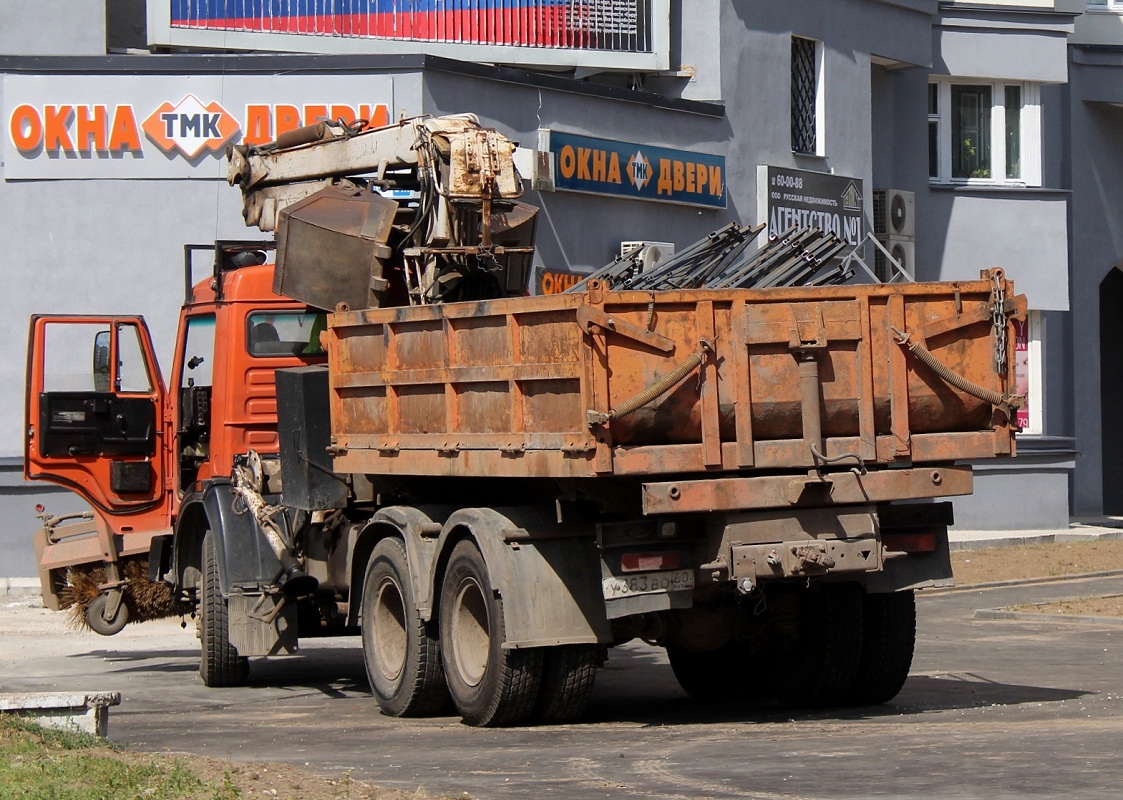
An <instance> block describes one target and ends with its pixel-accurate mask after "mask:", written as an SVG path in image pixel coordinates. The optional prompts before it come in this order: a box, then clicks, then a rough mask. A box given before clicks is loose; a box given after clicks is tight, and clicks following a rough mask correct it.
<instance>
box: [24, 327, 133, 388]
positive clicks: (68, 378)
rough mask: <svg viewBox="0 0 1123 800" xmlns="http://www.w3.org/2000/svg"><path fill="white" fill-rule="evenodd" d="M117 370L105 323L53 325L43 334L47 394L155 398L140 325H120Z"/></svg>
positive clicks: (44, 381)
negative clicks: (116, 395) (119, 395)
mask: <svg viewBox="0 0 1123 800" xmlns="http://www.w3.org/2000/svg"><path fill="white" fill-rule="evenodd" d="M116 328H117V369H116V371H114V370H113V364H112V361H111V360H110V359H111V355H110V352H111V348H112V344H111V341H110V331H109V328H107V327H106V325H105V323H93V322H66V323H58V324H50V325H48V326H47V327H46V328H45V329H44V333H43V352H44V356H43V390H44V391H46V392H90V391H93V392H117V393H122V394H151V393H152V391H153V389H152V386H153V384H152V378H151V376H150V375H149V374H148V365H147V362H146V361H145V358H144V347H143V346H142V345H141V337H140V330H139V329H138V328H137V326H136V325H125V324H117V325H116Z"/></svg>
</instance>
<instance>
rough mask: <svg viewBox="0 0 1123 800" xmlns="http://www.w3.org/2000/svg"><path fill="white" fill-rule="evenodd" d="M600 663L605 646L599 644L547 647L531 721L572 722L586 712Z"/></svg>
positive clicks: (548, 722)
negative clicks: (602, 647)
mask: <svg viewBox="0 0 1123 800" xmlns="http://www.w3.org/2000/svg"><path fill="white" fill-rule="evenodd" d="M600 662H601V647H600V645H597V644H574V645H562V646H560V647H546V648H543V652H542V683H541V685H540V686H539V688H538V699H537V700H536V701H535V704H534V710H533V711H532V712H531V715H530V718H531V720H532V721H534V722H537V723H540V724H554V723H559V722H571V721H572V720H575V719H577V718H578V717H580V716H581V715H582V714H583V713H585V709H586V708H588V706H589V700H590V699H592V696H593V684H594V683H595V682H596V678H597V669H598V668H599V667H600Z"/></svg>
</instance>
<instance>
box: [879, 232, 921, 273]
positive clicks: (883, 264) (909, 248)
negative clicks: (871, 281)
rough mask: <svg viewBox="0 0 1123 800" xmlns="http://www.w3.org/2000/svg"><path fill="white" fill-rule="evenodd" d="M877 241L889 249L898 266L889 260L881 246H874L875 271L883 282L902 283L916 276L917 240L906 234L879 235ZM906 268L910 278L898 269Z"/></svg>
mask: <svg viewBox="0 0 1123 800" xmlns="http://www.w3.org/2000/svg"><path fill="white" fill-rule="evenodd" d="M877 241H878V242H880V243H881V246H882V247H884V248H885V249H886V250H888V251H889V255H890V256H891V257H892V259H893V261H895V262H897V264H896V266H894V265H893V264H891V263H890V262H889V259H888V258H886V256H885V253H883V252H882V251H881V248H880V247H875V248H874V257H873V271H874V274H875V275H877V279H878V280H879V281H881V282H882V283H902V282H905V281H906V280H913V279H915V278H916V242H915V241H913V240H912V239H911V238H906V237H904V236H878V237H877ZM897 267H900V268H901V269H902V270H904V272H905V274H906V275H907V276H908V279H906V278H904V277H902V276H901V273H900V272H899V271H898V270H897Z"/></svg>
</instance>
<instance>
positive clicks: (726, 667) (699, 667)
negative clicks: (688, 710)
mask: <svg viewBox="0 0 1123 800" xmlns="http://www.w3.org/2000/svg"><path fill="white" fill-rule="evenodd" d="M736 650H737V648H736V647H735V646H734V645H726V646H725V647H722V648H719V649H718V650H714V651H711V652H708V653H699V652H696V651H694V650H688V649H686V648H685V647H682V646H681V645H674V644H668V645H667V660H668V661H670V662H671V671H672V672H673V673H674V674H675V679H676V680H677V681H678V685H679V686H681V687H682V690H683V691H684V692H686V693H687V694H688V695H690V697H691V698H693V699H694V700H699V701H701V702H704V703H710V702H714V701H718V700H734V699H738V698H739V697H740V696H741V694H742V687H741V685H740V684H741V681H740V680H739V675H738V671H737V664H738V660H737V652H736Z"/></svg>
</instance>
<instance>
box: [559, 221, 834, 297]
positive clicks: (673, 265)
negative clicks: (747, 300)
mask: <svg viewBox="0 0 1123 800" xmlns="http://www.w3.org/2000/svg"><path fill="white" fill-rule="evenodd" d="M763 229H764V226H763V225H758V226H757V227H755V228H745V227H742V226H741V225H738V224H737V223H735V222H731V223H729V224H728V225H726V226H725V227H723V228H720V229H718V230H716V231H714V232H713V233H711V234H709V235H708V236H706V237H705V238H703V239H699V240H698V241H697V242H695V243H694V244H692V245H690V246H688V247H686V248H685V249H683V250H681V251H679V252H677V253H675V254H674V255H673V256H671V257H670V258H668V259H667V260H665V261H662V262H660V263H659V264H657V265H655V266H653V267H651V268H648V269H644V264H643V259H642V254H641V253H640V252H639V251H636V252H634V253H630V254H628V255H624V256H621V257H619V258H617V259H615V260H614V261H612V263H610V264H608V265H606V266H604V267H602V268H601V269H599V270H597V271H596V272H594V273H593V274H592V275H589V276H587V277H586V278H584V279H583V280H581V281H580V282H579V283H577V284H576V285H574V286H573V287H572V288H570V289H569V290H568V291H571V292H580V291H584V290H585V286H586V284H587V282H588V281H590V280H594V279H595V280H600V281H603V282H604V283H606V284H607V285H608V286H609V288H611V289H616V290H628V289H635V290H641V291H666V290H672V289H766V288H771V287H779V286H827V285H831V284H839V283H844V282H846V281H847V280H849V279H850V278H851V277H852V276H853V274H854V273H853V272H852V271H851V270H850V269H848V268H847V269H844V268H843V266H842V264H841V262H839V261H838V259H839V256H840V254H841V253H842V251H843V250H844V249H845V248H846V243H845V242H844V241H842V240H841V239H840V238H838V236H836V235H835V234H833V233H829V232H827V231H824V230H823V229H821V228H797V227H792V228H789V229H788V230H786V231H782V232H780V233H775V234H772V235H770V236H769V237H768V240H767V241H766V242H765V243H764V244H763V245H762V246H761V247H759V248H758V249H756V250H755V251H752V252H750V247H749V246H750V245H751V244H752V243H753V241H754V240H755V239H756V237H757V235H758V234H759V233H760V232H761V231H762V230H763Z"/></svg>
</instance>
